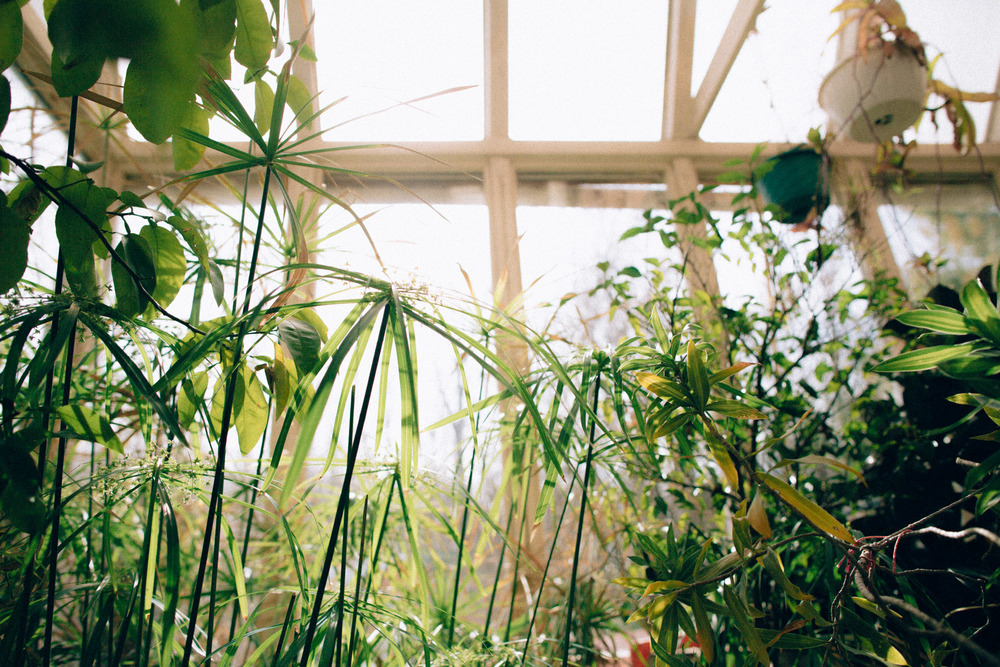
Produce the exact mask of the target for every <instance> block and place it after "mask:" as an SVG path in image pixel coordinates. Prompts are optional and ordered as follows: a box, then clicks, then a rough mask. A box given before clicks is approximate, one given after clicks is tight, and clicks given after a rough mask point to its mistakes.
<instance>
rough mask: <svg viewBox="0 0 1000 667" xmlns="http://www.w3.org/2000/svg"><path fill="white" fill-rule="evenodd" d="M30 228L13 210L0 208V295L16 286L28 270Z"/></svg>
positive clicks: (4, 207)
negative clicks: (0, 250) (1, 256)
mask: <svg viewBox="0 0 1000 667" xmlns="http://www.w3.org/2000/svg"><path fill="white" fill-rule="evenodd" d="M30 240H31V227H30V226H29V225H28V223H26V222H25V221H24V220H23V219H22V218H20V217H19V216H18V215H17V214H16V213H15V212H14V210H13V209H11V208H8V207H6V206H0V248H3V251H2V252H3V258H2V260H0V294H6V293H7V292H8V291H10V290H11V289H13V288H14V286H15V285H17V283H18V281H20V280H21V276H23V275H24V271H25V269H27V268H28V242H29V241H30Z"/></svg>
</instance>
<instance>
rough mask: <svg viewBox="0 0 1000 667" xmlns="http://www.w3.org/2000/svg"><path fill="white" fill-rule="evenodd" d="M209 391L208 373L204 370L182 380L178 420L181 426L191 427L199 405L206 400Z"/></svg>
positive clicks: (178, 396)
mask: <svg viewBox="0 0 1000 667" xmlns="http://www.w3.org/2000/svg"><path fill="white" fill-rule="evenodd" d="M206 391H208V374H207V373H205V372H204V371H201V372H198V373H195V374H194V375H192V376H191V377H190V378H185V379H184V381H183V382H181V389H180V391H179V392H178V394H177V421H179V422H180V423H181V426H183V427H185V428H189V427H190V426H191V424H192V423H193V422H194V418H195V416H196V415H197V414H198V407H199V406H200V405H202V403H204V401H205V392H206Z"/></svg>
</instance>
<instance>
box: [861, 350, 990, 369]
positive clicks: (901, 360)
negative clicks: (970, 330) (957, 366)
mask: <svg viewBox="0 0 1000 667" xmlns="http://www.w3.org/2000/svg"><path fill="white" fill-rule="evenodd" d="M974 349H975V347H974V345H973V343H963V344H962V345H935V346H933V347H925V348H923V349H920V350H913V351H911V352H904V353H903V354H901V355H899V356H896V357H893V358H892V359H889V360H888V361H883V362H882V363H881V364H878V365H877V366H875V367H874V368H872V370H873V371H875V372H877V373H908V372H913V371H925V370H929V369H931V368H934V367H936V366H937V365H938V364H940V363H941V362H943V361H948V360H949V359H957V358H958V357H963V356H965V355H967V354H969V353H971V352H972V351H973V350H974Z"/></svg>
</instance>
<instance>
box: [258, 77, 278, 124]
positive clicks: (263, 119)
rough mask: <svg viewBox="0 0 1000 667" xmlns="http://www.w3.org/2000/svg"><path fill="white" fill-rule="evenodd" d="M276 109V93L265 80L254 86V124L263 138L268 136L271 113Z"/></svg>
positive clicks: (260, 80) (259, 80)
mask: <svg viewBox="0 0 1000 667" xmlns="http://www.w3.org/2000/svg"><path fill="white" fill-rule="evenodd" d="M273 108H274V91H273V90H271V86H269V85H268V84H267V82H266V81H264V80H263V79H257V80H256V81H254V85H253V122H254V125H256V126H257V130H258V131H259V132H260V133H261V135H262V136H267V132H268V130H269V129H270V127H271V111H272V110H273Z"/></svg>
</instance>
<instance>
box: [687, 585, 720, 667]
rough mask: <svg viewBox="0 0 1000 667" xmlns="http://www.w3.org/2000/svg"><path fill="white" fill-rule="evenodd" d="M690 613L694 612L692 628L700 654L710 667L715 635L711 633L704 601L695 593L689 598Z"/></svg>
mask: <svg viewBox="0 0 1000 667" xmlns="http://www.w3.org/2000/svg"><path fill="white" fill-rule="evenodd" d="M691 611H693V612H694V626H695V630H696V634H697V637H698V645H699V647H700V648H701V654H702V656H704V658H705V661H706V662H707V663H708V664H710V665H711V664H712V660H714V659H715V634H714V633H713V632H712V624H711V623H710V622H709V620H708V613H707V612H706V611H705V600H704V598H703V597H702V596H701V595H700V594H699V593H697V592H695V594H694V595H692V596H691Z"/></svg>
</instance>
